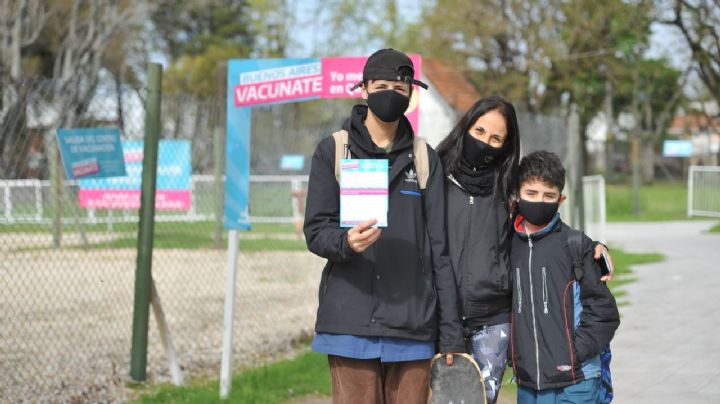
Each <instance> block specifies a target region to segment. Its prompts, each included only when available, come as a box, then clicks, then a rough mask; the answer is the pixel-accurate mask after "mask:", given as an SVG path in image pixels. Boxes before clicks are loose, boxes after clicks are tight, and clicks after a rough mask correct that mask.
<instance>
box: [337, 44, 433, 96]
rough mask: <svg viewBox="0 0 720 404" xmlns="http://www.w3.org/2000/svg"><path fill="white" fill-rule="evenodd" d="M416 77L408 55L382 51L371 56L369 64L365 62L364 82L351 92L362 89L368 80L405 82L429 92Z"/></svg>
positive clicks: (354, 87) (392, 50)
mask: <svg viewBox="0 0 720 404" xmlns="http://www.w3.org/2000/svg"><path fill="white" fill-rule="evenodd" d="M414 76H415V67H414V66H413V62H412V60H410V58H409V57H408V55H406V54H404V53H402V52H400V51H397V50H395V49H390V48H388V49H380V50H379V51H377V52H375V53H373V54H372V55H370V57H369V58H368V60H367V62H365V67H364V68H363V81H361V82H360V83H357V84H355V86H353V88H352V89H351V91H352V90H355V89H356V88H358V87H360V86H361V85H362V83H363V82H364V81H368V80H390V81H405V82H408V83H410V84H415V85H418V86H420V87H422V88H424V89H426V90H427V88H428V86H427V84H425V83H423V82H422V81H420V80H415V79H414V78H413V77H414Z"/></svg>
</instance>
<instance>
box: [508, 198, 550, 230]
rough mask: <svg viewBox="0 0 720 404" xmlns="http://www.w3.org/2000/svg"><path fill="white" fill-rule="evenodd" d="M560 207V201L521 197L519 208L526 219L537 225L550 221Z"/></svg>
mask: <svg viewBox="0 0 720 404" xmlns="http://www.w3.org/2000/svg"><path fill="white" fill-rule="evenodd" d="M559 207H560V202H530V201H526V200H524V199H520V202H519V203H518V210H519V211H520V213H521V214H522V215H523V217H524V218H525V220H527V221H528V222H530V223H532V224H534V225H535V226H544V225H546V224H548V223H550V221H551V220H553V218H554V217H555V214H556V213H557V211H558V208H559Z"/></svg>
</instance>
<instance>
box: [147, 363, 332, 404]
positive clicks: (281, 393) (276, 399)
mask: <svg viewBox="0 0 720 404" xmlns="http://www.w3.org/2000/svg"><path fill="white" fill-rule="evenodd" d="M150 389H151V390H152V392H151V393H149V394H144V395H142V396H141V397H140V398H139V399H138V401H137V402H138V403H146V404H150V403H168V402H170V403H220V402H221V401H220V398H219V392H220V390H219V389H220V387H219V382H218V381H217V380H213V381H197V382H192V383H190V385H189V386H187V387H182V388H178V387H174V386H170V385H162V386H158V387H151V388H150ZM306 395H320V396H329V395H330V375H329V373H328V363H327V356H326V355H321V354H317V353H313V352H304V353H301V354H300V355H298V356H297V357H295V358H294V359H291V360H286V361H281V362H277V363H273V364H270V365H267V366H262V367H259V368H255V369H249V370H246V371H244V372H241V373H238V374H236V375H235V376H234V377H233V381H232V389H231V392H230V397H229V398H228V400H227V401H226V402H228V403H243V404H245V403H247V404H252V403H258V404H261V403H262V404H266V403H282V402H284V401H287V400H291V399H293V398H296V397H301V396H306Z"/></svg>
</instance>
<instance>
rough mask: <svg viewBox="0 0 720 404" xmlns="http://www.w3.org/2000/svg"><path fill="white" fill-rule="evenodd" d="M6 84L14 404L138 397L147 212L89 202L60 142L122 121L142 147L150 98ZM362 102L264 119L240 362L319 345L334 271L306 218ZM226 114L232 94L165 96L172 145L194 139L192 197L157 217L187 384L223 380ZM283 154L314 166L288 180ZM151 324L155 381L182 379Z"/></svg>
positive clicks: (7, 355) (7, 340)
mask: <svg viewBox="0 0 720 404" xmlns="http://www.w3.org/2000/svg"><path fill="white" fill-rule="evenodd" d="M0 90H2V91H3V94H4V98H3V102H2V103H0V135H1V136H2V139H0V140H1V141H0V144H1V145H2V150H0V209H1V211H0V256H2V259H0V324H1V326H0V402H4V401H8V402H18V401H29V402H36V401H51V402H68V401H76V402H86V401H87V402H97V401H125V400H128V399H130V398H131V393H129V390H128V389H127V388H126V382H127V381H128V376H127V375H128V372H129V359H130V341H131V332H132V316H133V293H134V276H135V265H136V258H137V251H136V248H137V234H138V226H137V222H138V210H137V209H136V208H134V207H132V208H122V209H104V208H92V209H90V208H87V207H83V203H82V200H81V198H80V196H81V194H82V191H83V189H84V188H83V184H82V182H81V181H70V180H67V179H66V178H65V176H64V173H63V171H62V169H61V157H60V155H59V152H58V149H57V143H56V137H55V133H56V130H57V129H58V128H80V127H82V128H94V127H116V128H118V129H119V130H120V133H121V138H122V140H123V141H138V140H142V138H143V130H144V118H145V117H144V109H143V98H144V90H140V91H135V90H132V89H122V90H121V91H119V92H118V91H115V89H114V88H111V89H105V88H98V89H96V90H95V91H93V94H94V95H93V96H92V97H91V98H90V99H84V98H82V97H80V96H79V93H78V94H76V93H74V90H73V89H72V88H67V87H64V86H63V85H62V84H61V83H57V82H25V83H15V84H14V87H13V89H12V91H11V93H12V94H11V95H12V96H8V95H7V94H8V91H7V88H4V89H0ZM352 103H353V101H352V100H347V101H338V100H332V101H314V102H308V103H304V104H286V105H276V106H272V107H260V108H255V109H254V111H253V117H252V143H251V150H252V156H251V170H252V174H253V175H252V176H251V191H250V193H251V194H250V205H251V206H250V209H251V217H252V221H253V222H254V227H253V230H252V231H249V232H243V233H241V235H240V237H241V239H240V257H239V260H238V284H237V288H236V289H237V296H236V305H237V308H238V310H237V318H236V319H235V324H236V325H235V331H236V335H235V338H234V341H235V345H234V350H235V353H234V355H235V361H234V363H235V365H236V367H245V366H250V364H254V363H257V361H258V360H261V361H262V360H265V359H268V358H273V357H276V356H278V355H283V354H284V353H286V352H287V351H288V350H289V349H291V348H292V346H293V344H294V343H296V342H297V341H299V340H305V339H307V338H309V336H310V335H312V326H313V321H314V315H315V310H316V304H317V302H316V299H317V297H316V291H317V284H318V281H319V275H320V270H321V268H322V265H323V263H322V260H320V259H319V258H317V257H315V256H314V255H312V254H310V253H309V252H307V251H306V247H305V243H304V241H303V240H302V238H301V235H300V234H299V233H297V232H296V230H297V228H296V227H295V226H293V223H294V222H295V221H297V219H298V213H297V212H301V211H302V209H303V203H304V199H303V198H302V196H303V194H304V189H305V186H306V181H307V179H306V175H307V172H308V170H309V167H308V166H309V160H310V157H311V155H312V152H313V151H314V147H315V145H316V144H317V142H318V141H319V140H320V138H321V137H323V136H327V135H329V134H330V133H331V132H332V131H333V130H334V129H335V128H336V127H337V126H338V125H339V123H340V122H342V119H343V118H344V116H345V115H346V114H347V112H348V111H349V106H350V105H352ZM224 108H225V106H224V104H223V103H221V102H219V101H218V100H209V101H208V100H198V99H194V98H192V97H188V96H182V95H180V96H178V95H165V96H164V97H163V99H162V136H161V139H162V140H163V141H166V140H174V141H177V140H183V141H187V142H189V143H190V150H191V152H190V160H191V161H190V164H191V167H192V168H191V176H190V181H189V182H190V187H189V192H190V194H191V203H190V205H189V206H186V207H181V208H179V209H172V210H162V209H159V210H158V211H157V213H156V217H157V223H156V228H155V233H154V256H153V267H152V273H153V278H154V280H155V284H156V287H157V290H158V293H159V296H160V298H161V300H162V304H163V309H164V311H165V317H166V320H167V322H168V325H169V329H170V331H171V333H172V338H173V341H174V344H175V350H176V352H177V354H178V359H179V362H180V366H181V369H182V370H183V372H184V373H185V376H186V378H187V377H188V376H190V377H192V376H199V375H212V376H217V375H218V374H219V366H220V355H221V344H222V328H223V299H224V295H223V293H224V282H225V276H226V260H227V257H226V251H225V250H226V247H227V241H226V239H225V236H226V232H224V231H223V230H222V220H221V219H222V217H221V215H222V198H223V195H222V193H223V190H224V184H223V177H222V173H223V161H222V159H223V158H224V138H223V136H222V134H223V132H224V127H223V126H222V125H224V123H223V116H222V114H223V112H224ZM161 147H162V146H161ZM284 154H301V155H303V156H305V162H306V164H305V165H304V167H303V168H302V169H301V170H298V171H294V172H284V171H283V170H281V168H280V165H279V160H280V158H281V156H282V155H284ZM217 156H221V158H220V159H218V157H217ZM125 158H126V161H127V160H128V156H127V155H126V156H125ZM183 158H184V157H182V156H176V157H173V158H171V161H174V162H177V161H180V160H181V159H183ZM238 158H239V157H238ZM151 317H152V316H151ZM150 321H151V322H150V334H149V347H148V379H149V381H151V382H157V381H169V380H170V375H169V371H168V368H167V365H166V358H165V354H164V351H163V348H162V345H161V342H160V336H159V335H158V329H157V326H156V325H155V324H156V323H155V320H153V319H152V318H151V320H150Z"/></svg>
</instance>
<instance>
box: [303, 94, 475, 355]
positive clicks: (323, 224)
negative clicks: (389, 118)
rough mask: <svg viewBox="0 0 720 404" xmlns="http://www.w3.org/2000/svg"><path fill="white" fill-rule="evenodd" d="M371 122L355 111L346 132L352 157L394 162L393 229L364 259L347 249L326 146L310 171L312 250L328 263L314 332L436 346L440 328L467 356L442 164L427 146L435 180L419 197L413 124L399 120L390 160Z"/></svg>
mask: <svg viewBox="0 0 720 404" xmlns="http://www.w3.org/2000/svg"><path fill="white" fill-rule="evenodd" d="M366 116H367V107H366V106H363V105H358V106H355V108H354V109H353V114H352V116H351V117H350V118H349V119H348V120H347V121H346V122H345V124H344V125H343V129H345V130H347V131H348V133H349V141H348V144H349V149H350V153H351V154H352V157H353V158H360V159H368V158H387V159H389V160H390V172H389V181H390V184H389V212H388V227H387V228H384V229H383V230H382V235H381V236H380V238H379V239H378V241H376V242H375V243H374V244H373V245H371V246H370V247H369V248H368V249H367V250H366V251H365V252H363V253H362V254H357V253H355V252H354V251H353V250H352V249H351V248H350V246H349V245H348V244H347V237H346V233H347V231H348V229H346V228H341V227H339V210H340V209H339V200H340V198H339V185H338V183H337V181H336V179H335V171H334V166H335V141H334V139H333V138H332V137H328V138H325V139H323V140H322V141H321V142H320V144H319V145H318V147H317V149H316V150H315V154H314V155H313V159H312V166H311V168H310V180H309V183H308V195H307V205H306V210H305V227H304V231H305V238H306V240H307V245H308V248H309V249H310V251H312V252H313V253H315V254H317V255H319V256H321V257H323V258H327V260H328V262H327V264H326V265H325V269H324V270H323V273H322V278H321V281H320V292H319V307H318V312H317V321H316V323H315V331H317V332H327V333H337V334H351V335H365V336H387V337H400V338H408V339H414V340H420V341H433V340H436V339H437V338H438V328H439V331H440V334H439V338H440V339H439V344H440V350H441V351H442V352H464V351H465V345H464V342H463V335H462V327H461V325H460V321H459V316H458V310H457V297H456V294H455V278H454V276H453V272H452V269H451V267H450V261H449V259H448V256H447V248H446V244H445V217H444V212H445V199H444V196H443V195H444V192H443V170H442V166H441V164H440V160H439V158H438V157H437V154H435V152H434V150H432V148H430V147H428V155H429V163H430V176H429V178H428V183H427V187H426V189H425V191H424V194H421V193H420V189H419V187H418V183H417V178H416V176H415V175H414V172H415V171H416V170H415V168H414V165H413V156H412V151H413V136H414V135H413V131H412V127H411V126H410V123H409V122H408V121H407V119H406V118H403V119H401V121H400V125H399V127H398V132H397V134H396V136H395V139H394V143H393V147H392V151H391V152H390V153H389V154H388V153H386V152H385V151H384V150H383V149H380V148H378V147H377V146H376V145H375V144H374V143H373V142H372V140H371V138H370V134H369V133H368V131H367V128H366V127H365V124H364V120H365V117H366ZM421 195H422V196H421Z"/></svg>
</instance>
